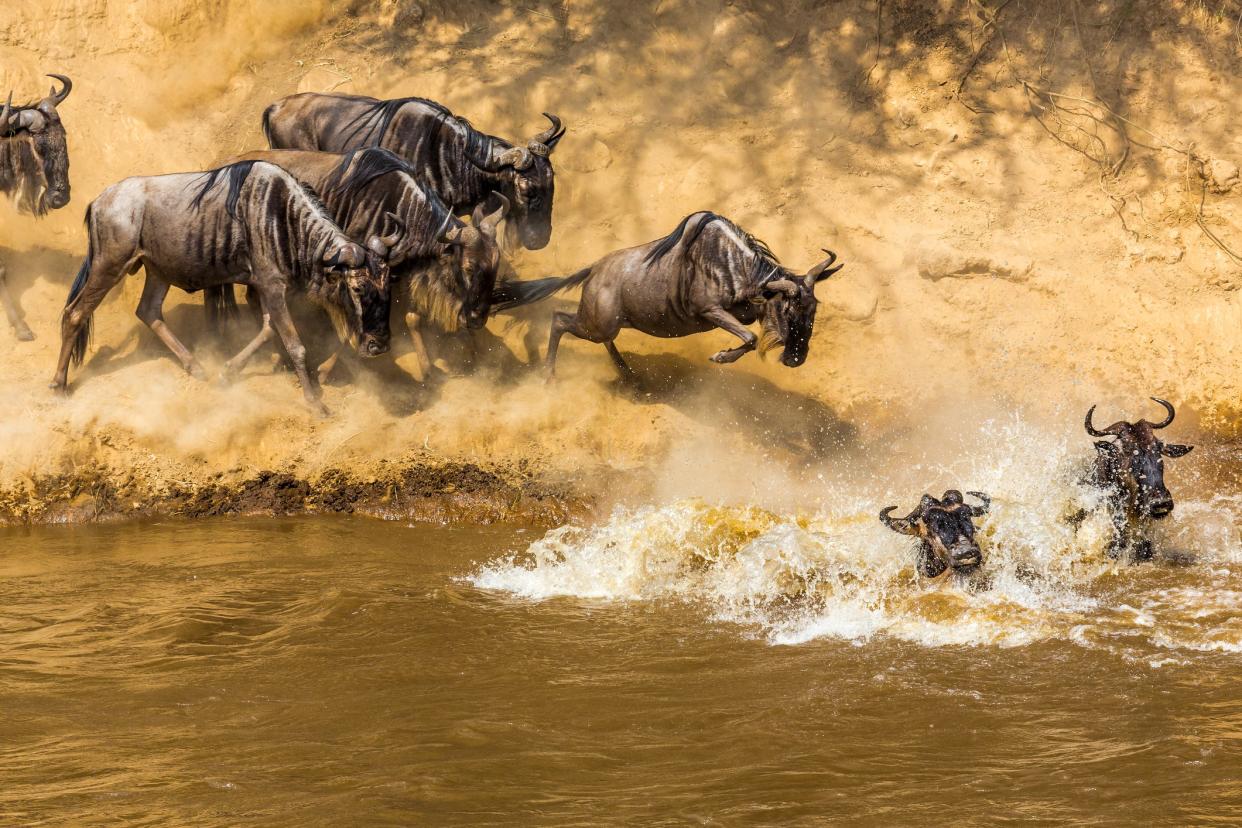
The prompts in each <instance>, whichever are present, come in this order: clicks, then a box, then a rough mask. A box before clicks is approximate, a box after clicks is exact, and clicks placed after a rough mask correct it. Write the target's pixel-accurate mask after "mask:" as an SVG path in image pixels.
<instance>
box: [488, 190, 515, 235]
mask: <svg viewBox="0 0 1242 828" xmlns="http://www.w3.org/2000/svg"><path fill="white" fill-rule="evenodd" d="M495 196H496V198H497V199H498V200H499V201H500V207H498V208H497V209H496V211H495V212H494V213H492V214H491V215H489V216H486V217H484V219H483V224H482V226H483V227H486V228H487V229H488V230H491V231H493V232H495V230H496V226H497V225H498V224H500V222H502V221H504V218H505V216H507V215H508V214H509V206H510V205H509V199H508V198H506V197H505V195H504V193H495Z"/></svg>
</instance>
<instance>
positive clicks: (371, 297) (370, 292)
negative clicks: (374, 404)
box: [322, 231, 399, 357]
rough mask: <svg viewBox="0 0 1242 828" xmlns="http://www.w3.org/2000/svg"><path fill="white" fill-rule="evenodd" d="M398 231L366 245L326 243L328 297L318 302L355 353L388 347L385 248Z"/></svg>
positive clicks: (368, 353)
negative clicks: (352, 346) (329, 244)
mask: <svg viewBox="0 0 1242 828" xmlns="http://www.w3.org/2000/svg"><path fill="white" fill-rule="evenodd" d="M396 235H399V231H397V232H396V233H393V234H389V235H387V236H372V237H371V238H370V239H369V240H368V241H367V247H366V249H364V248H362V247H361V246H359V245H357V244H354V243H353V242H345V243H343V244H337V245H334V246H330V247H329V248H328V250H327V251H326V252H325V253H324V256H323V266H324V275H325V281H326V285H327V287H328V293H329V296H330V298H327V301H324V302H322V304H323V307H324V308H325V309H326V310H327V311H328V315H329V316H330V317H331V318H332V321H333V324H334V325H335V326H336V327H337V333H338V334H339V335H340V336H341V338H342V339H347V340H348V341H350V342H352V343H353V345H354V347H355V348H357V350H358V355H359V356H364V357H374V356H379V355H380V354H382V353H385V352H386V351H387V350H388V347H389V342H390V340H391V333H390V331H389V328H388V315H389V308H390V297H391V279H390V275H389V271H388V260H387V256H388V251H389V249H391V248H392V246H393V245H394V244H395V242H396Z"/></svg>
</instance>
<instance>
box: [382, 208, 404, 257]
mask: <svg viewBox="0 0 1242 828" xmlns="http://www.w3.org/2000/svg"><path fill="white" fill-rule="evenodd" d="M384 222H385V224H387V223H388V222H392V226H393V231H392V232H391V233H389V234H388V235H386V236H380V237H379V240H380V243H381V244H383V245H384V247H387V248H388V249H389V250H391V249H393V248H394V247H396V246H397V242H398V241H400V240H401V236H402V234H403V233H405V225H404V224H402V223H401V219H399V218H397V214H396V213H384Z"/></svg>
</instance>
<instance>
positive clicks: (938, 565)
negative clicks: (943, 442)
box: [880, 489, 992, 578]
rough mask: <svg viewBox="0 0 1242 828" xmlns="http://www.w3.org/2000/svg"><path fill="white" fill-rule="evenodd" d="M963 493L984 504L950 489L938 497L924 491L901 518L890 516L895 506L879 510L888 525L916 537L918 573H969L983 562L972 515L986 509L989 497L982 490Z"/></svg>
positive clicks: (983, 513) (882, 519)
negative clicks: (971, 502)
mask: <svg viewBox="0 0 1242 828" xmlns="http://www.w3.org/2000/svg"><path fill="white" fill-rule="evenodd" d="M966 494H968V495H970V496H971V497H974V498H978V499H979V500H980V501H981V502H982V503H983V505H982V506H971V505H970V504H969V503H966V502H965V501H964V499H963V498H962V493H961V492H959V491H957V490H956V489H949V490H948V491H947V492H945V493H944V497H942V498H940V499H939V500H937V499H936V498H934V497H932V496H931V495H929V494H925V495H923V499H922V500H920V501H919V505H918V507H917V508H915V510H914V511H913V512H911V513H910V514H908V515H906V516H905V517H904V518H893V517H890V513H891V512H892V511H894V510H895V509H896V508H897V507H896V506H887V507H885V508H884V509H883V510H882V511H881V512H880V521H881V522H882V523H883V524H884V525H885V526H887V527H888V528H889V529H892V530H893V531H894V532H898V533H900V534H902V535H911V536H913V537H916V538H918V539H919V558H918V571H919V574H920V575H923V576H925V577H928V578H935V577H936V576H938V575H941V574H943V573H944V572H945V571H946V570H948V569H953V570H954V571H955V572H963V573H969V572H971V571H973V570H975V569H977V568H978V567H980V566H982V565H983V552H982V551H981V550H980V549H979V542H978V541H976V540H975V524H974V518H977V517H982V516H983V515H986V514H987V513H988V507H989V506H990V505H991V503H992V499H991V498H990V497H988V496H987V495H985V494H984V493H983V492H967V493H966Z"/></svg>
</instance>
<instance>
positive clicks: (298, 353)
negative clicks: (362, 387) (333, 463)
mask: <svg viewBox="0 0 1242 828" xmlns="http://www.w3.org/2000/svg"><path fill="white" fill-rule="evenodd" d="M259 297H260V298H261V299H262V300H263V310H264V311H265V313H266V315H267V316H269V317H271V321H272V326H273V327H274V328H275V329H276V333H277V334H279V336H280V341H281V342H283V343H284V345H285V353H287V354H289V359H290V360H291V361H292V362H293V370H294V373H296V374H297V376H298V382H299V383H301V385H302V395H303V396H304V397H305V398H306V402H307V404H308V405H310V407H311V408H313V409H314V410H315V411H316V412H317V413H319V414H320V415H322V416H324V417H326V416H328V413H329V412H328V407H327V406H326V405H324V404H323V399H322V398H323V390H322V389H320V387H319V378H318V377H312V376H311V374H310V372H308V371H307V370H306V347H305V346H304V345H303V344H302V339H301V337H299V336H298V329H297V328H296V327H294V325H293V317H291V316H290V315H289V307H288V306H287V305H286V304H285V294H284V291H283V290H282V289H281V288H278V287H277V288H271V287H263V286H260V287H259Z"/></svg>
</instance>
